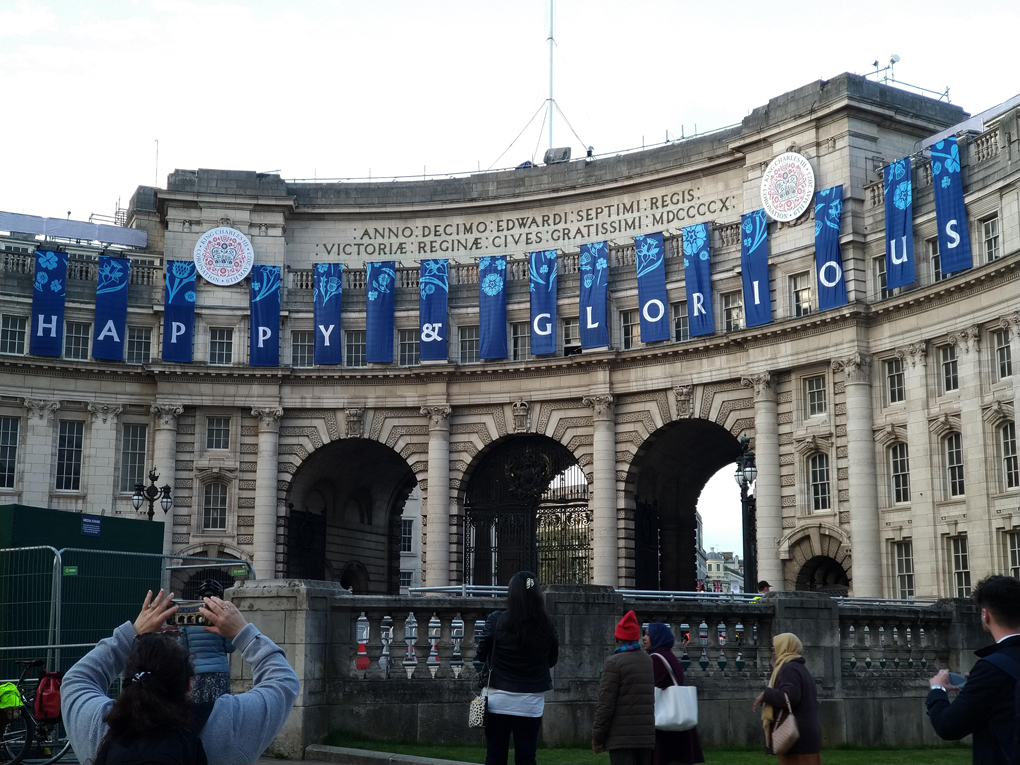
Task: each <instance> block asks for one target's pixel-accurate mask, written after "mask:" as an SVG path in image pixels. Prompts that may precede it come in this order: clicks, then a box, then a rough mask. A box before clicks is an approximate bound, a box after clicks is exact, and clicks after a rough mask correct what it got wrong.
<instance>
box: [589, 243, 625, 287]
mask: <svg viewBox="0 0 1020 765" xmlns="http://www.w3.org/2000/svg"><path fill="white" fill-rule="evenodd" d="M608 255H609V246H608V245H607V244H606V243H605V242H592V243H591V244H589V245H588V247H587V250H584V249H582V251H581V255H580V259H579V261H578V262H579V265H580V269H581V274H582V278H583V279H584V286H585V287H587V288H589V289H590V288H592V287H600V286H602V285H603V284H606V274H607V273H608V271H609V261H608ZM638 275H639V276H640V273H639V274H638Z"/></svg>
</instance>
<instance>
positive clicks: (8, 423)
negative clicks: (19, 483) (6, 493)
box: [0, 417, 21, 489]
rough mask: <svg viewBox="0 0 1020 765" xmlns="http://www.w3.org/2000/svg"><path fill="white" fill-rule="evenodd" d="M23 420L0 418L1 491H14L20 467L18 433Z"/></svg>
mask: <svg viewBox="0 0 1020 765" xmlns="http://www.w3.org/2000/svg"><path fill="white" fill-rule="evenodd" d="M20 429H21V420H19V419H18V418H17V417H0V489H13V488H14V476H15V470H16V468H17V465H18V433H19V431H20Z"/></svg>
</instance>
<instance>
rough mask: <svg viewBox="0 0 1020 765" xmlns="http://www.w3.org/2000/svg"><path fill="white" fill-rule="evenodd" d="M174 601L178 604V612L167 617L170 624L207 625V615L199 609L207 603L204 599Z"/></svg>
mask: <svg viewBox="0 0 1020 765" xmlns="http://www.w3.org/2000/svg"><path fill="white" fill-rule="evenodd" d="M172 602H173V604H174V605H175V606H177V613H175V614H174V615H173V616H171V617H170V618H169V619H167V623H168V624H173V625H177V626H185V625H202V626H205V625H206V624H208V623H209V622H207V621H206V620H205V617H204V616H202V614H200V613H199V612H198V609H200V608H201V607H202V606H204V605H205V601H204V600H174V601H172Z"/></svg>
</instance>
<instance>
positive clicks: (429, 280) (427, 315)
mask: <svg viewBox="0 0 1020 765" xmlns="http://www.w3.org/2000/svg"><path fill="white" fill-rule="evenodd" d="M418 292H419V294H420V297H419V300H418V332H419V333H420V334H419V338H420V341H421V342H420V343H419V345H418V348H419V356H420V358H421V360H422V361H446V359H447V350H446V348H447V343H446V340H447V337H446V336H447V323H446V308H447V300H448V297H449V294H450V262H449V261H448V260H447V259H446V258H435V259H434V260H423V261H422V262H421V268H420V270H419V273H418Z"/></svg>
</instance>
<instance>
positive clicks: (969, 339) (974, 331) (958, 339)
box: [949, 325, 981, 353]
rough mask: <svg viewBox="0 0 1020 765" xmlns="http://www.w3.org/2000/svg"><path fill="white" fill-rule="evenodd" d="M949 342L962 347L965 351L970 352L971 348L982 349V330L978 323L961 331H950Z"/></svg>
mask: <svg viewBox="0 0 1020 765" xmlns="http://www.w3.org/2000/svg"><path fill="white" fill-rule="evenodd" d="M949 344H950V345H955V346H957V347H962V348H963V350H964V352H965V353H970V350H971V348H973V349H974V350H975V351H979V350H981V330H980V329H979V328H978V327H977V325H974V326H971V327H967V328H966V329H961V330H960V331H959V332H950V333H949Z"/></svg>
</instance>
